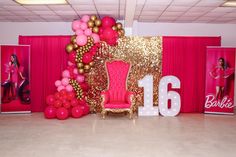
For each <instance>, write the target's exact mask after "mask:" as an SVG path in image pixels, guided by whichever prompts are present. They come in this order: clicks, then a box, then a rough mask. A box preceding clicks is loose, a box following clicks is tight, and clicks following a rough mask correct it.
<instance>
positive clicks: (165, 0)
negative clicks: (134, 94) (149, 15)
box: [146, 0, 172, 5]
mask: <svg viewBox="0 0 236 157" xmlns="http://www.w3.org/2000/svg"><path fill="white" fill-rule="evenodd" d="M171 1H172V0H146V4H148V5H154V4H157V5H169V4H170V3H171Z"/></svg>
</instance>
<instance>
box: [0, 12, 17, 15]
mask: <svg viewBox="0 0 236 157" xmlns="http://www.w3.org/2000/svg"><path fill="white" fill-rule="evenodd" d="M4 15H14V14H13V13H11V12H10V11H0V16H4Z"/></svg>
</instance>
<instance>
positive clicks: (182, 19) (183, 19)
mask: <svg viewBox="0 0 236 157" xmlns="http://www.w3.org/2000/svg"><path fill="white" fill-rule="evenodd" d="M195 19H196V17H194V16H193V17H191V16H187V17H186V16H181V17H179V18H178V19H177V20H179V21H187V20H188V21H193V20H195Z"/></svg>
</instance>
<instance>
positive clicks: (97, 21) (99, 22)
mask: <svg viewBox="0 0 236 157" xmlns="http://www.w3.org/2000/svg"><path fill="white" fill-rule="evenodd" d="M94 23H95V25H96V26H101V24H102V21H101V20H100V19H96V20H95V21H94Z"/></svg>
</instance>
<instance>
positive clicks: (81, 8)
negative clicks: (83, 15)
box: [72, 5, 96, 11]
mask: <svg viewBox="0 0 236 157" xmlns="http://www.w3.org/2000/svg"><path fill="white" fill-rule="evenodd" d="M72 7H73V8H74V9H75V10H85V11H86V10H96V8H95V6H94V5H73V6H72Z"/></svg>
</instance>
